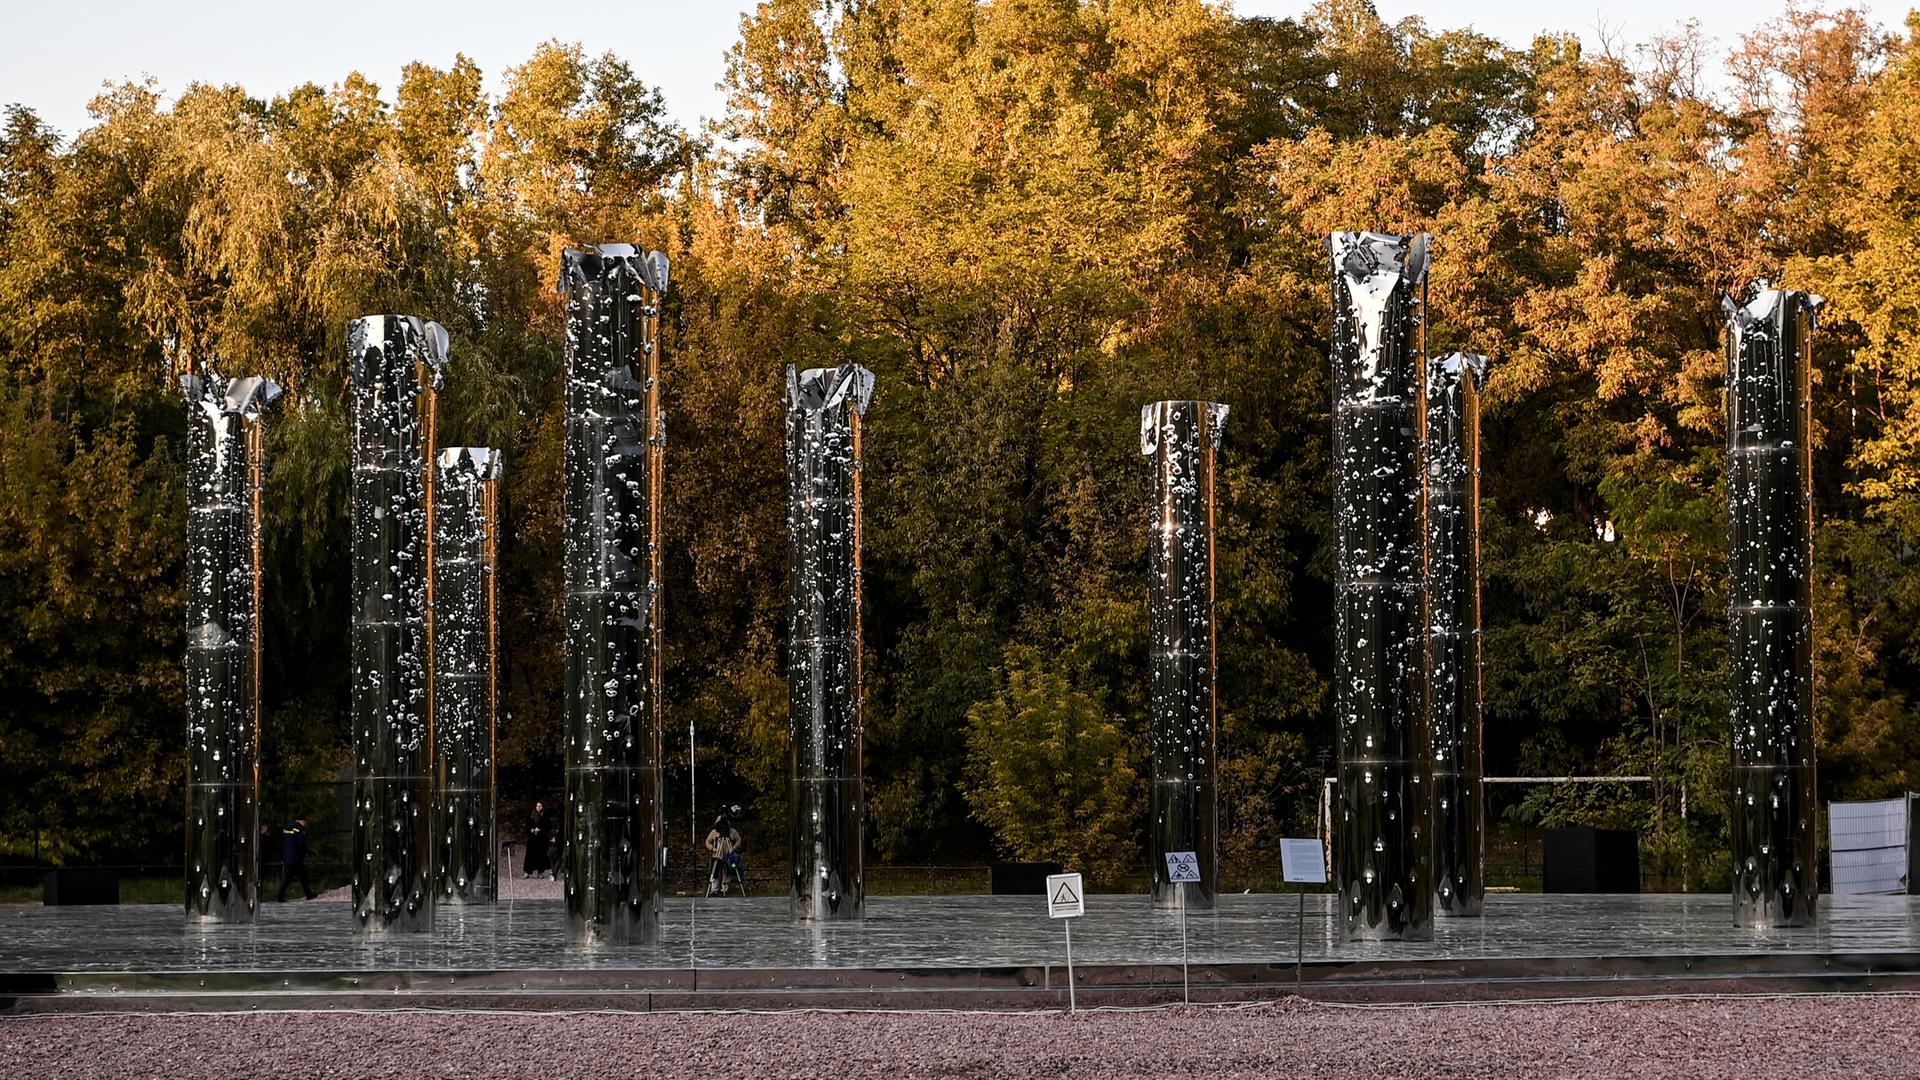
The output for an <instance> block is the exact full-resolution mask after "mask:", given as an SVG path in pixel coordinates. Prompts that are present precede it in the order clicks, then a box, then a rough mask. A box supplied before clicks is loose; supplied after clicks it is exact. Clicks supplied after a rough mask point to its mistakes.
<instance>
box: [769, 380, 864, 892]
mask: <svg viewBox="0 0 1920 1080" xmlns="http://www.w3.org/2000/svg"><path fill="white" fill-rule="evenodd" d="M872 397H873V373H872V372H870V371H868V370H867V369H866V368H863V367H861V366H859V365H858V364H843V365H841V366H840V367H837V368H814V369H812V370H809V371H803V372H800V373H798V374H795V373H794V370H793V369H792V368H788V369H787V532H788V534H789V536H791V538H792V544H793V547H792V562H791V577H790V580H789V584H790V586H791V588H792V594H791V595H792V600H791V604H790V607H789V609H788V610H789V615H790V618H791V619H792V622H791V625H790V631H789V633H788V636H787V718H788V724H789V726H790V746H791V752H792V758H793V760H792V767H793V787H792V796H791V799H792V805H791V809H792V815H791V816H792V820H793V829H792V833H791V846H790V849H789V850H791V852H792V853H793V884H792V888H791V891H790V892H789V894H788V897H789V900H788V910H789V912H790V913H791V914H792V916H793V917H794V918H796V919H858V918H860V917H861V914H862V908H863V907H864V905H865V901H866V883H865V881H864V879H863V878H862V876H861V867H862V863H861V856H862V832H861V822H862V815H863V812H864V808H865V807H864V800H865V791H864V788H863V787H862V777H861V767H862V761H861V752H862V746H861V727H860V717H861V701H860V694H861V681H860V595H861V593H860V422H861V417H863V416H864V415H865V414H866V411H867V403H868V402H869V401H870V400H872Z"/></svg>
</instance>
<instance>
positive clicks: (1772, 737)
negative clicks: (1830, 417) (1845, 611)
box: [1725, 289, 1824, 927]
mask: <svg viewBox="0 0 1920 1080" xmlns="http://www.w3.org/2000/svg"><path fill="white" fill-rule="evenodd" d="M1823 303H1824V301H1823V300H1822V299H1821V298H1820V297H1818V296H1812V295H1809V294H1807V293H1802V292H1793V291H1791V290H1775V289H1764V290H1761V291H1760V292H1759V293H1758V294H1757V295H1756V296H1755V297H1754V298H1753V300H1752V301H1750V302H1749V303H1747V304H1745V305H1740V304H1736V303H1734V302H1733V301H1732V300H1728V301H1727V302H1726V304H1725V307H1726V312H1727V584H1728V598H1727V599H1728V608H1729V611H1728V632H1729V634H1730V639H1731V651H1730V654H1729V657H1728V671H1729V697H1728V704H1729V708H1730V711H1731V722H1732V727H1733V798H1732V806H1731V808H1730V809H1731V815H1730V820H1731V833H1732V846H1733V908H1734V921H1735V922H1736V923H1739V924H1741V925H1747V926H1761V927H1764V926H1805V925H1809V924H1811V923H1812V921H1813V917H1814V902H1815V897H1816V885H1817V882H1816V876H1815V875H1816V873H1817V871H1818V848H1819V833H1818V805H1817V803H1816V796H1815V788H1814V775H1815V761H1814V727H1813V679H1814V672H1813V586H1812V567H1813V448H1812V439H1811V434H1812V421H1811V416H1810V413H1811V410H1812V401H1813V398H1812V383H1811V376H1810V368H1811V365H1810V363H1809V360H1810V357H1809V351H1810V349H1811V345H1812V336H1813V329H1814V321H1815V315H1816V313H1817V312H1818V311H1819V309H1820V307H1821V305H1822V304H1823Z"/></svg>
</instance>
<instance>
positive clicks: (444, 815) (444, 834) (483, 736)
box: [432, 446, 501, 904]
mask: <svg viewBox="0 0 1920 1080" xmlns="http://www.w3.org/2000/svg"><path fill="white" fill-rule="evenodd" d="M436 467H437V474H438V475H437V479H436V482H435V484H434V489H433V694H432V701H433V741H434V781H435V787H436V789H437V791H438V794H437V796H436V797H435V799H434V818H435V820H434V829H433V835H434V840H435V843H437V844H438V845H439V855H438V857H437V858H436V859H435V860H434V873H435V876H436V878H437V880H438V891H439V894H440V900H441V901H442V902H445V903H456V904H459V903H482V904H485V903H492V902H493V900H494V898H495V897H496V896H497V895H498V885H499V878H498V875H499V866H498V864H497V861H496V858H495V854H494V853H495V851H496V850H497V848H498V843H497V836H496V834H495V828H494V824H495V815H494V806H495V790H494V784H493V777H494V761H493V747H494V739H495V735H496V731H497V717H498V714H497V712H496V711H495V705H496V692H497V680H496V671H495V665H496V664H497V663H498V657H497V656H496V655H495V653H494V645H495V643H496V641H497V635H496V633H495V621H494V620H495V610H494V577H495V573H496V570H497V563H496V561H495V554H496V552H497V550H498V547H497V543H498V530H499V525H500V520H499V516H498V509H497V507H498V495H499V490H500V468H501V463H500V452H499V451H498V450H494V449H491V448H488V447H480V446H455V447H449V448H447V449H445V450H442V451H440V456H439V458H438V460H437V462H436Z"/></svg>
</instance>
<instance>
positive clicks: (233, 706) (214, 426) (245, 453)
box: [180, 373, 280, 922]
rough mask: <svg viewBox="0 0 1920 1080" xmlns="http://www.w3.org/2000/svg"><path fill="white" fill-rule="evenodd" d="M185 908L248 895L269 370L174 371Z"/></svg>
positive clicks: (272, 391) (231, 904) (243, 903)
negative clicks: (180, 498) (181, 543)
mask: <svg viewBox="0 0 1920 1080" xmlns="http://www.w3.org/2000/svg"><path fill="white" fill-rule="evenodd" d="M180 388H181V390H183V391H184V392H185V394H186V399H187V860H186V867H187V880H186V897H187V918H188V919H189V920H190V921H200V922H250V921H251V920H252V919H253V914H254V910H255V909H256V908H257V907H258V906H259V903H260V847H259V844H260V617H261V608H260V526H261V519H260V492H261V472H262V468H263V467H264V464H265V462H264V457H265V429H264V427H263V426H262V424H263V414H264V412H265V410H266V407H267V406H268V405H270V404H272V403H273V401H274V399H275V398H277V397H279V396H280V387H279V385H278V384H277V383H275V382H273V381H272V380H270V379H259V378H248V379H222V378H220V377H219V376H218V375H214V374H212V373H208V374H204V375H185V376H182V377H181V379H180Z"/></svg>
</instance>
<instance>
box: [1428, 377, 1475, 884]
mask: <svg viewBox="0 0 1920 1080" xmlns="http://www.w3.org/2000/svg"><path fill="white" fill-rule="evenodd" d="M1486 371H1487V358H1486V357H1484V356H1475V355H1473V354H1470V353H1452V354H1450V355H1447V356H1442V357H1436V358H1433V359H1430V360H1428V361H1427V365H1426V380H1427V385H1426V427H1425V431H1424V434H1423V441H1424V447H1425V457H1426V478H1427V479H1426V499H1425V501H1424V502H1423V504H1422V505H1423V507H1424V509H1425V516H1426V537H1427V547H1426V576H1427V589H1426V605H1427V611H1426V629H1427V635H1426V679H1427V690H1426V708H1427V724H1428V728H1429V730H1430V731H1431V732H1432V744H1431V745H1432V757H1431V760H1432V765H1433V780H1432V786H1431V788H1430V789H1429V794H1428V798H1429V799H1431V800H1432V804H1433V805H1432V830H1433V874H1432V879H1433V902H1434V906H1435V908H1436V909H1437V910H1438V911H1439V912H1440V913H1441V914H1443V915H1478V914H1480V912H1481V908H1482V905H1483V904H1484V902H1485V900H1486V892H1487V882H1486V869H1485V868H1486V861H1487V837H1486V796H1485V793H1484V789H1483V784H1482V777H1483V776H1484V775H1485V770H1484V768H1483V756H1482V749H1481V737H1482V736H1481V733H1482V730H1483V725H1482V722H1481V720H1482V716H1481V700H1480V692H1481V668H1480V656H1481V653H1480V381H1481V380H1482V379H1483V378H1484V377H1485V375H1486Z"/></svg>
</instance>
